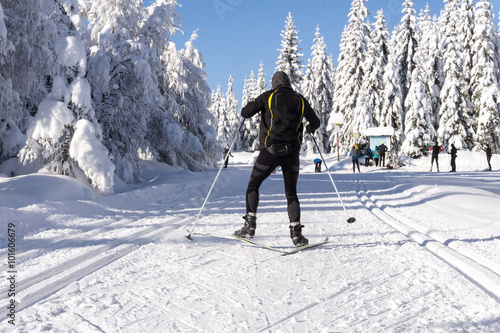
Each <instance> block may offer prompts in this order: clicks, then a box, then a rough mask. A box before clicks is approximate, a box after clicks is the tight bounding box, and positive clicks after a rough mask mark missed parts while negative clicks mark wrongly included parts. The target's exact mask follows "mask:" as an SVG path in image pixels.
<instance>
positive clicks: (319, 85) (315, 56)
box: [309, 27, 335, 152]
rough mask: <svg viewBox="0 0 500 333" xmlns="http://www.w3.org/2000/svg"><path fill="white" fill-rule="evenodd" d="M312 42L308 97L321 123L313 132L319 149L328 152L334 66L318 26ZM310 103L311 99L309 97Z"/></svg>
mask: <svg viewBox="0 0 500 333" xmlns="http://www.w3.org/2000/svg"><path fill="white" fill-rule="evenodd" d="M313 42H314V44H313V46H312V47H311V49H312V52H311V65H312V71H313V72H312V80H313V83H314V94H313V96H311V97H310V98H312V99H313V104H311V105H312V106H313V109H314V111H315V112H316V114H317V116H318V117H319V118H320V120H322V121H321V125H320V127H319V128H318V129H317V130H316V132H314V136H315V139H316V142H317V143H318V145H319V146H320V149H321V150H322V151H325V152H330V150H331V148H330V140H329V138H330V131H329V130H328V128H327V126H328V123H327V119H328V118H329V116H330V113H331V111H332V107H333V93H334V86H335V84H334V82H333V81H332V77H333V72H334V68H333V67H332V64H331V62H330V58H329V56H328V54H327V45H326V44H325V40H324V38H323V36H321V34H320V32H319V27H317V28H316V33H315V38H314V40H313ZM309 102H310V103H311V100H310V99H309Z"/></svg>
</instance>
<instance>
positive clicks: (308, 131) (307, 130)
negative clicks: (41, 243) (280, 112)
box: [306, 124, 314, 134]
mask: <svg viewBox="0 0 500 333" xmlns="http://www.w3.org/2000/svg"><path fill="white" fill-rule="evenodd" d="M306 133H308V134H313V133H314V131H313V130H311V125H309V124H307V125H306Z"/></svg>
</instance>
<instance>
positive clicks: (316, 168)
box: [314, 158, 323, 172]
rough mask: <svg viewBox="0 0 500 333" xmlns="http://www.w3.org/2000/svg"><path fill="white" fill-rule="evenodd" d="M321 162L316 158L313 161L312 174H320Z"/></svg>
mask: <svg viewBox="0 0 500 333" xmlns="http://www.w3.org/2000/svg"><path fill="white" fill-rule="evenodd" d="M322 162H323V161H321V159H319V158H316V159H315V160H314V172H321V163H322Z"/></svg>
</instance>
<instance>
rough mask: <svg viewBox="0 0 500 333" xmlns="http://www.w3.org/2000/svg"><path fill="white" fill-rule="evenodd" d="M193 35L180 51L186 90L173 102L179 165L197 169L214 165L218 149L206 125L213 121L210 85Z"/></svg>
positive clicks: (214, 134) (211, 131)
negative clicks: (180, 130)
mask: <svg viewBox="0 0 500 333" xmlns="http://www.w3.org/2000/svg"><path fill="white" fill-rule="evenodd" d="M197 37H198V35H197V33H196V31H195V32H193V33H192V34H191V38H190V40H189V41H187V42H186V43H185V46H184V49H182V50H180V53H181V55H182V56H183V60H184V61H183V62H184V73H183V76H182V81H183V84H184V86H185V87H186V88H187V89H186V91H185V92H184V93H183V94H182V95H180V96H178V97H177V98H178V99H177V102H178V104H179V105H180V108H181V111H182V117H181V118H180V119H179V121H180V123H181V124H182V126H183V130H184V131H185V132H184V139H183V144H182V149H183V150H184V152H185V154H184V155H183V156H180V161H181V164H180V165H181V166H184V167H187V168H189V169H190V170H196V171H200V170H203V169H205V168H207V167H215V166H216V165H217V160H218V156H220V153H221V151H222V148H221V146H220V144H219V143H218V142H217V137H216V133H215V130H214V128H213V127H212V126H211V125H210V124H211V123H213V122H214V121H215V120H213V119H211V117H212V115H211V113H210V111H209V110H208V107H209V106H210V105H209V104H210V87H209V86H208V83H207V81H206V77H207V75H206V73H205V70H204V69H205V67H206V65H205V62H204V61H203V55H202V54H201V53H200V52H199V51H198V49H196V47H195V45H194V42H195V40H196V38H197Z"/></svg>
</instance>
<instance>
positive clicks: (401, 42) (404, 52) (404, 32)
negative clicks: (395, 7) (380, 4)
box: [393, 0, 418, 152]
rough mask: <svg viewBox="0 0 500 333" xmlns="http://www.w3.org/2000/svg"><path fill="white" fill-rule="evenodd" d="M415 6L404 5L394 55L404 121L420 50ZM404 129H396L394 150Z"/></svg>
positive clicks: (408, 1)
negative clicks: (397, 67)
mask: <svg viewBox="0 0 500 333" xmlns="http://www.w3.org/2000/svg"><path fill="white" fill-rule="evenodd" d="M414 6H415V4H414V3H413V2H412V1H411V0H405V2H404V4H403V10H402V13H403V17H402V18H401V23H400V24H399V29H398V30H397V34H396V36H395V44H394V46H395V48H394V49H393V53H394V55H395V57H396V61H397V63H398V65H399V69H398V71H399V79H400V87H401V98H402V101H403V114H402V117H403V119H404V118H405V115H406V112H407V108H406V106H405V101H406V98H407V97H408V91H409V90H410V85H411V78H412V76H413V71H414V70H415V67H416V64H415V54H416V52H417V48H418V39H417V38H418V33H417V15H416V11H415V9H413V7H414ZM402 125H403V127H402V128H397V127H396V128H395V132H396V136H395V140H394V141H393V146H394V150H395V151H396V152H398V151H399V149H400V147H401V146H400V145H401V140H402V139H403V137H402V135H401V134H403V133H404V132H405V128H404V127H405V124H404V122H403V124H402Z"/></svg>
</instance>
